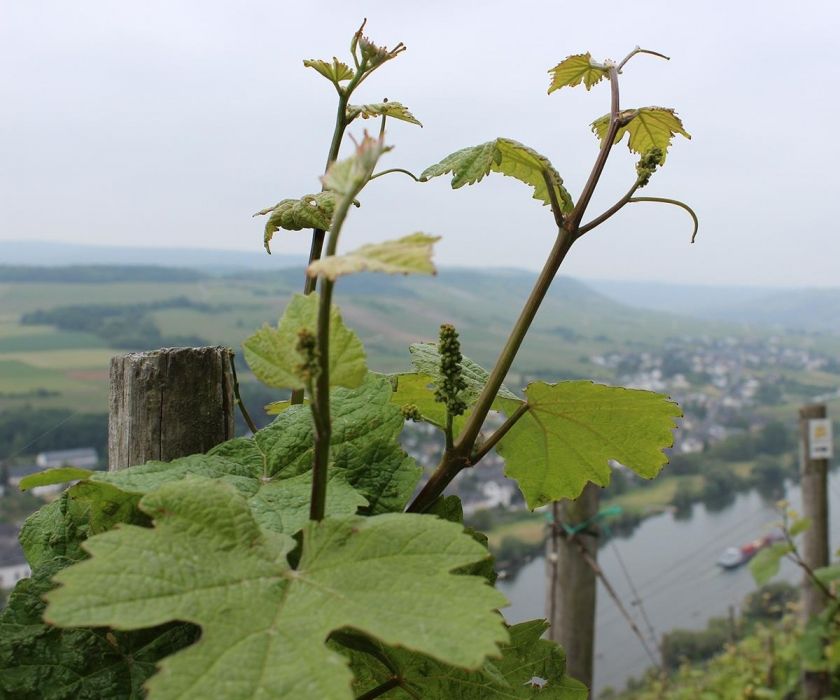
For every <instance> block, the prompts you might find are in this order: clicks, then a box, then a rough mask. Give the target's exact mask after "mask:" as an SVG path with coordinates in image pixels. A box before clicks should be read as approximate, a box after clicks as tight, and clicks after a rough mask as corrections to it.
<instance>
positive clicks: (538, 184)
mask: <svg viewBox="0 0 840 700" xmlns="http://www.w3.org/2000/svg"><path fill="white" fill-rule="evenodd" d="M491 172H494V173H501V174H502V175H507V176H508V177H514V178H516V179H517V180H520V181H521V182H524V183H525V184H526V185H530V186H531V187H533V188H534V199H538V200H540V201H541V202H543V203H544V204H551V197H550V196H549V191H548V187H547V186H546V182H545V176H548V180H549V182H551V185H552V188H553V189H554V194H555V196H556V197H557V201H558V203H559V205H560V209H561V210H562V211H563V212H569V211H571V210H572V209H573V208H574V203H573V202H572V196H571V195H570V194H569V193H568V191H567V190H566V188H565V187H564V186H563V178H561V177H560V174H559V173H558V172H557V171H556V170H555V169H554V166H553V165H552V164H551V162H550V161H549V160H548V158H546V157H545V156H543V155H540V154H539V153H537V152H536V151H534V150H532V149H530V148H528V147H527V146H523V145H522V144H521V143H519V142H518V141H513V140H512V139H505V138H498V139H496V140H495V141H489V142H487V143H483V144H481V145H480V146H471V147H470V148H462V149H461V150H460V151H455V153H452V154H450V155H448V156H446V158H444V159H443V160H442V161H440V162H439V163H437V164H435V165H432V166H429V167H428V168H426V169H425V170H424V171H423V173H422V174H421V175H420V179H421V180H429V179H431V178H433V177H438V176H439V175H445V174H447V173H452V188H453V189H458V188H459V187H463V186H464V185H473V184H475V183H476V182H481V180H482V179H483V178H484V176H485V175H488V174H489V173H491Z"/></svg>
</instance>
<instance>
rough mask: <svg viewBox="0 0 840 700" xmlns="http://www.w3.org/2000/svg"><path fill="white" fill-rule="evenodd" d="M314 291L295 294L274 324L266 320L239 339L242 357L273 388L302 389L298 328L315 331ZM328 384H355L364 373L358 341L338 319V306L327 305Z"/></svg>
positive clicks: (358, 382) (315, 309)
mask: <svg viewBox="0 0 840 700" xmlns="http://www.w3.org/2000/svg"><path fill="white" fill-rule="evenodd" d="M317 327H318V294H314V293H313V294H307V295H303V294H295V295H294V296H293V297H292V300H291V301H290V302H289V304H288V305H287V306H286V309H285V311H284V312H283V316H282V317H281V319H280V323H279V324H278V326H277V328H272V327H271V326H269V325H268V324H264V325H263V327H262V328H261V329H260V330H258V331H257V332H256V333H254V335H252V336H251V337H249V338H248V339H247V340H245V342H244V343H242V348H243V350H244V355H245V360H246V361H247V362H248V366H249V367H250V368H251V370H252V371H253V373H254V376H256V378H257V379H259V380H260V381H261V382H263V383H264V384H267V385H268V386H272V387H275V388H277V389H304V388H306V382H305V381H304V379H303V376H302V375H303V373H302V372H301V366H302V365H303V364H304V361H305V358H304V357H303V356H302V355H301V354H300V353H299V352H298V350H297V347H298V340H299V333H300V331H301V330H303V329H305V330H308V331H309V332H310V333H311V334H312V335H316V330H317ZM329 367H330V384H331V385H332V386H344V387H349V388H351V389H352V388H353V387H357V386H359V385H360V384H361V383H362V382H363V381H364V378H365V376H366V374H367V364H366V362H365V350H364V347H362V341H360V340H359V337H358V336H357V335H356V334H355V333H354V332H353V331H351V330H350V329H349V328H347V326H345V325H344V322H343V321H342V320H341V314H340V313H339V311H338V307H336V306H335V305H333V306H332V307H331V309H330V358H329Z"/></svg>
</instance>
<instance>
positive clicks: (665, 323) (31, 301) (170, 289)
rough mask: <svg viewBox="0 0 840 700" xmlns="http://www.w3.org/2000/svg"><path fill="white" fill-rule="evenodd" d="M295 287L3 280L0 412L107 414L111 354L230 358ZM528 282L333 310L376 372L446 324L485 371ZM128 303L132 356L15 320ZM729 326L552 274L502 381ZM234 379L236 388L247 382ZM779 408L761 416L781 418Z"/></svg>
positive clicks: (430, 287) (361, 294)
mask: <svg viewBox="0 0 840 700" xmlns="http://www.w3.org/2000/svg"><path fill="white" fill-rule="evenodd" d="M301 279H302V274H301V271H300V270H296V269H288V270H287V269H281V270H278V271H277V272H272V273H267V272H252V273H242V274H239V275H235V276H212V275H199V277H198V279H196V280H194V281H188V282H184V281H176V282H165V281H160V280H157V279H156V280H150V281H149V282H142V281H136V279H135V280H132V281H130V282H125V283H122V282H95V281H92V282H90V283H87V284H85V283H80V282H73V283H63V282H48V281H47V282H45V281H32V282H4V283H2V284H0V409H10V408H14V407H16V406H23V405H31V406H34V407H69V408H73V409H74V410H80V411H97V412H102V411H105V410H106V403H105V400H106V391H107V370H108V360H109V358H110V357H111V356H113V355H116V354H120V353H124V352H127V351H129V350H149V349H155V348H157V347H160V346H161V345H163V344H167V343H166V342H165V339H166V338H177V337H189V338H193V339H196V338H197V339H200V340H201V341H202V342H203V343H207V344H221V345H227V346H229V347H232V348H234V349H237V350H238V349H239V347H240V344H241V342H242V340H243V339H245V338H246V337H247V336H248V335H249V334H250V333H252V332H253V331H254V330H255V329H256V328H258V327H259V326H260V325H261V324H263V323H272V324H273V323H276V322H277V319H278V317H279V316H280V314H281V313H282V310H283V307H284V305H285V303H286V302H287V301H288V299H289V297H290V296H291V294H293V293H295V292H296V291H297V290H298V289H299V288H300V286H301ZM533 279H534V275H533V274H530V273H525V272H515V271H498V270H497V271H487V272H478V271H473V270H444V271H442V272H441V273H440V274H439V275H438V276H437V277H428V278H422V277H415V278H403V277H386V276H376V275H364V276H359V277H356V278H352V279H347V280H346V281H345V280H342V282H341V283H340V284H339V285H338V287H337V292H336V300H337V303H338V305H339V306H340V308H341V310H342V314H343V316H344V319H345V321H346V322H347V324H348V325H349V326H351V327H352V328H353V329H354V330H356V331H357V332H358V334H359V335H360V336H361V338H362V341H363V342H364V344H365V347H366V349H367V352H368V355H369V365H370V366H371V367H372V368H374V369H377V370H381V371H399V370H404V369H408V368H409V361H408V358H409V355H408V346H409V344H410V343H412V342H417V341H433V340H435V338H436V335H437V329H438V326H439V324H440V323H442V322H450V323H454V324H455V325H456V327H457V328H458V330H459V332H460V334H461V338H462V347H463V349H464V353H465V354H466V355H468V356H470V357H472V358H473V359H475V360H476V361H478V362H479V363H481V364H483V365H485V366H487V365H491V364H492V363H493V362H494V361H495V359H496V356H497V353H498V351H499V349H500V348H501V346H502V344H503V342H504V340H505V338H506V336H507V334H508V332H509V330H510V328H511V326H512V325H513V323H514V321H515V319H516V316H517V314H518V312H519V308H520V306H521V304H522V301H523V300H524V299H525V297H526V296H527V294H528V292H529V291H530V288H531V285H532V284H533ZM179 300H180V301H179ZM161 302H163V304H161ZM138 304H140V305H146V306H145V310H142V311H141V314H142V316H137V317H131V319H133V320H132V321H131V322H129V323H126V324H124V325H125V326H126V327H127V328H128V329H129V330H130V329H131V327H132V323H133V322H134V321H136V319H137V318H142V320H143V321H144V323H145V326H144V327H145V328H146V329H148V328H149V327H150V328H151V329H152V330H155V329H156V330H155V332H156V333H158V339H153V340H148V341H146V342H144V341H143V340H142V338H141V339H139V340H138V339H137V338H133V339H132V341H131V343H132V344H131V345H130V347H127V346H126V345H125V344H120V343H115V342H114V340H113V338H110V337H108V336H107V335H106V334H104V333H103V332H100V331H101V329H100V330H99V331H97V329H90V328H85V329H84V330H79V329H78V327H77V328H75V329H74V328H73V327H65V328H64V329H61V328H59V327H57V326H56V325H43V324H41V325H30V324H22V323H21V319H22V317H23V316H24V315H26V314H31V313H34V312H50V311H51V310H59V312H58V319H57V320H54V321H51V323H56V324H60V322H61V318H62V313H63V309H65V308H67V309H70V308H71V307H84V308H85V309H86V308H100V309H102V308H110V307H114V306H116V307H119V308H121V309H130V308H132V307H136V305H138ZM155 305H157V306H155ZM54 313H55V312H54ZM84 315H85V313H84V309H83V310H82V312H81V313H78V310H77V313H76V316H77V317H79V316H81V317H84ZM131 319H130V320H131ZM77 320H78V319H77ZM82 320H84V318H82ZM106 320H107V319H106ZM65 325H67V324H65ZM735 328H736V327H735V326H731V325H726V324H722V323H717V322H709V321H697V320H694V319H688V318H682V317H679V316H674V315H671V314H666V313H659V312H652V311H642V310H638V309H630V308H628V307H625V306H622V305H621V304H618V303H617V302H614V301H611V300H609V299H607V298H606V297H603V296H601V295H599V294H597V293H596V292H593V291H592V290H591V289H589V288H588V287H586V286H585V285H583V284H581V283H578V282H576V281H574V280H570V279H567V278H563V277H561V278H558V279H557V280H556V281H555V284H554V287H553V289H552V291H551V293H550V294H549V296H548V297H547V298H546V300H545V302H544V304H543V308H542V309H541V311H540V314H539V315H538V316H537V319H536V321H535V323H534V325H533V327H532V331H531V333H530V335H529V336H528V338H527V339H526V341H525V343H524V345H523V347H522V349H521V351H520V355H519V357H518V360H517V363H516V364H515V366H514V368H513V370H512V372H511V376H510V377H509V380H510V384H511V386H512V387H513V388H515V389H516V388H519V387H520V386H521V385H522V384H524V382H525V380H526V379H528V378H530V377H534V376H537V377H540V378H546V379H563V378H577V377H587V378H592V379H596V380H600V381H611V380H613V379H614V378H615V377H614V372H613V370H611V369H608V368H605V367H603V366H599V365H596V364H593V363H592V361H591V358H592V357H594V356H596V355H603V354H607V353H610V352H616V351H618V352H624V351H627V350H633V351H636V352H640V351H645V350H650V351H661V348H662V346H663V343H664V342H665V341H666V340H667V339H668V338H674V337H687V336H692V337H696V336H698V335H706V336H709V337H723V336H726V335H737V334H738V332H737V330H735ZM764 335H766V336H769V332H768V333H766V334H764ZM761 336H762V334H761V333H759V334H758V337H761ZM161 339H163V340H161ZM787 341H788V338H785V342H786V343H787ZM829 341H831V342H833V340H832V339H830V338H827V339H826V342H829ZM813 342H815V341H814V339H813V338H808V337H805V338H797V337H792V338H790V344H791V345H792V346H796V345H801V346H803V347H806V346H808V345H810V344H812V343H813ZM783 374H784V375H785V376H788V375H790V376H789V378H790V379H791V380H792V381H796V382H801V383H803V384H809V385H811V386H825V387H826V388H827V389H829V388H831V387H832V386H833V385H832V382H835V381H836V375H822V374H819V373H807V374H805V373H801V372H800V373H796V372H787V373H783ZM243 379H244V380H245V381H246V382H247V380H248V377H247V376H244V377H243ZM834 386H836V384H835V385H834ZM790 408H791V407H790V406H779V407H771V408H769V409H767V410H768V413H781V412H782V411H788V412H789V411H790Z"/></svg>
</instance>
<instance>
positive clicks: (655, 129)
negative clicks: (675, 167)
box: [592, 107, 691, 163]
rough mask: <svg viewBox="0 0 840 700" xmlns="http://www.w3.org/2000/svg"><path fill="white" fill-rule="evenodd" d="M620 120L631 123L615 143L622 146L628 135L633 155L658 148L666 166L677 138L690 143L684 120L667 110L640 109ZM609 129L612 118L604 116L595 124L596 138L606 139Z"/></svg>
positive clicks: (624, 112)
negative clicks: (679, 136)
mask: <svg viewBox="0 0 840 700" xmlns="http://www.w3.org/2000/svg"><path fill="white" fill-rule="evenodd" d="M619 117H620V118H623V119H627V118H629V119H630V121H628V122H627V123H626V124H625V125H624V126H622V127H620V128H619V129H618V132H616V135H615V141H614V142H613V143H619V142H620V141H621V139H623V138H624V135H625V134H630V138H629V139H628V141H627V146H628V147H629V148H630V150H631V151H633V152H634V153H639V154H645V153H647V152H648V151H650V150H651V149H654V148H659V149H661V151H662V154H663V155H662V162H663V163H664V162H665V156H666V155H667V154H668V149H669V148H670V147H671V142H672V141H673V140H674V136H676V135H677V134H680V135H681V136H685V137H686V138H687V139H690V138H691V134H689V133H688V132H687V131H686V130H685V129H684V128H683V124H682V120H681V119H680V118H679V117H678V116H677V114H676V112H674V110H673V109H668V108H665V107H641V108H640V109H629V110H625V111H623V112H621V113H620V115H619ZM609 128H610V115H609V114H605V115H604V116H603V117H600V118H598V119H596V120H595V121H594V122H592V131H594V132H595V134H597V136H598V138H599V139H602V140H603V138H604V136H606V135H607V131H609Z"/></svg>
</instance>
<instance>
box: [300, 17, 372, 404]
mask: <svg viewBox="0 0 840 700" xmlns="http://www.w3.org/2000/svg"><path fill="white" fill-rule="evenodd" d="M362 27H364V24H362ZM359 31H360V32H361V29H360V30H359ZM354 57H355V54H354ZM366 68H367V62H366V61H362V63H361V64H360V65H357V70H356V75H354V76H353V78H352V80H351V81H350V82H349V83H347V87H346V88H341V87H340V86H339V85H338V84H337V83H335V87H336V90H337V91H338V109H337V110H336V114H335V127H334V129H333V135H332V141H331V142H330V150H329V153H328V154H327V163H326V165H325V166H324V174H326V172H327V171H328V170H329V169H330V166H331V165H332V164H333V163H334V162H335V161H336V160H337V159H338V152H339V151H340V150H341V141H342V140H343V139H344V132H345V130H346V129H347V125H348V124H349V122H348V121H347V104H348V102H349V101H350V95H351V94H352V93H353V90H355V89H356V86H358V84H359V83H360V82H361V80H362V77H361V76H362V74H363V73H364V71H365V69H366ZM321 191H322V192H323V191H324V188H323V187H321ZM325 237H326V232H325V231H324V230H323V229H320V228H316V229H313V230H312V244H311V245H310V247H309V262H308V263H307V266H309V265H311V264H312V263H313V262H315V261H316V260H319V259H320V258H321V253H322V252H323V248H324V238H325ZM317 283H318V278H317V277H311V276H309V275H306V279H305V280H304V282H303V293H304V294H312V292H314V291H315V287H316V285H317ZM290 403H291V404H292V405H295V404H301V403H303V391H302V390H300V389H296V390H295V391H293V392H292V397H291V399H290Z"/></svg>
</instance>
